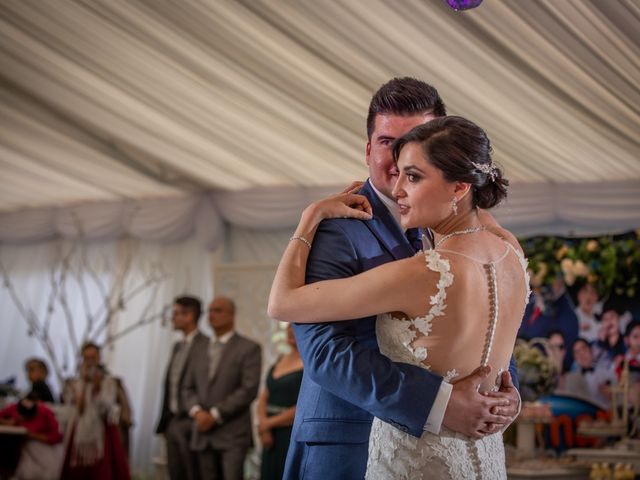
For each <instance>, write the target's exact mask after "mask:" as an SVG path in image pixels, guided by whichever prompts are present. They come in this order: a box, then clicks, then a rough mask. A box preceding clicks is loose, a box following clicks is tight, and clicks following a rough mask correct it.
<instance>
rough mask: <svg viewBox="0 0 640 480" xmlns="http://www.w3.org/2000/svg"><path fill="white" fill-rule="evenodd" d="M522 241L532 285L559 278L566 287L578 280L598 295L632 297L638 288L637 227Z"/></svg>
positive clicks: (639, 234)
mask: <svg viewBox="0 0 640 480" xmlns="http://www.w3.org/2000/svg"><path fill="white" fill-rule="evenodd" d="M521 243H522V246H523V248H524V251H525V254H526V256H527V257H528V259H529V269H530V271H529V275H530V276H531V285H532V286H533V287H542V286H545V285H552V284H553V282H554V280H556V279H557V278H558V277H560V278H563V279H564V282H565V283H566V285H567V286H572V285H573V284H574V283H575V282H576V281H577V280H580V281H586V282H588V283H591V284H592V285H594V286H595V287H596V289H597V290H598V294H599V295H600V297H601V298H606V297H608V296H609V295H610V294H611V293H615V294H616V295H626V296H627V297H630V298H631V297H634V296H635V295H636V293H637V292H638V291H640V290H639V289H640V278H639V277H640V230H636V231H635V232H630V233H627V234H624V235H619V236H616V237H611V236H604V237H598V238H583V239H567V238H559V237H534V238H529V239H525V240H521Z"/></svg>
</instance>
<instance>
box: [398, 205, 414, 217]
mask: <svg viewBox="0 0 640 480" xmlns="http://www.w3.org/2000/svg"><path fill="white" fill-rule="evenodd" d="M410 208H411V207H408V206H407V205H402V204H401V203H399V204H398V209H399V212H400V215H406V214H407V212H408V211H409V209H410Z"/></svg>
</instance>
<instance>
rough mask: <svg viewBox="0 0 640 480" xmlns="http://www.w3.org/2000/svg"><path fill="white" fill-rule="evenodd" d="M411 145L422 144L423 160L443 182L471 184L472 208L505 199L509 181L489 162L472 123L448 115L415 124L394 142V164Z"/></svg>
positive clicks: (487, 146)
mask: <svg viewBox="0 0 640 480" xmlns="http://www.w3.org/2000/svg"><path fill="white" fill-rule="evenodd" d="M413 142H416V143H420V144H421V145H422V149H423V152H424V155H425V158H426V159H427V161H428V162H430V163H431V164H432V165H433V166H435V167H436V168H438V169H439V170H442V173H443V174H444V178H445V179H446V180H447V181H449V182H465V183H470V184H471V191H472V195H473V197H472V206H473V207H476V206H477V207H480V208H491V207H495V206H496V205H498V204H499V203H500V201H501V200H502V199H503V198H505V197H506V196H507V186H508V185H509V181H508V180H507V179H506V178H504V177H503V176H502V170H501V169H500V168H499V167H498V166H497V165H495V164H494V163H493V162H492V161H491V142H490V141H489V137H487V134H486V133H485V132H484V130H482V129H481V128H480V127H478V126H477V125H476V124H475V123H473V122H471V121H469V120H467V119H466V118H462V117H454V116H451V117H440V118H436V119H434V120H431V121H430V122H427V123H425V124H422V125H418V126H417V127H415V128H414V129H413V130H411V131H410V132H409V133H407V134H405V135H403V136H402V137H400V138H398V139H396V141H395V142H394V144H393V158H395V160H396V162H397V161H398V157H399V156H400V151H401V150H402V148H403V147H404V146H405V145H407V144H408V143H413ZM474 163H475V164H476V165H477V166H476V165H474ZM479 167H480V168H479Z"/></svg>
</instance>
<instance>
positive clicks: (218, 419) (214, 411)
mask: <svg viewBox="0 0 640 480" xmlns="http://www.w3.org/2000/svg"><path fill="white" fill-rule="evenodd" d="M209 413H210V414H211V416H212V417H213V418H215V420H216V423H219V424H222V417H221V416H220V411H219V410H218V409H217V408H216V407H211V409H210V410H209Z"/></svg>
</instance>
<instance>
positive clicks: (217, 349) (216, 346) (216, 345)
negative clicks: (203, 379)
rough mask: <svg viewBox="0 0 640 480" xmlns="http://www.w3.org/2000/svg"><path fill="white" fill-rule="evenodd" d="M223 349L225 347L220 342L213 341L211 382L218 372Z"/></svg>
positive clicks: (210, 365) (210, 358) (211, 344)
mask: <svg viewBox="0 0 640 480" xmlns="http://www.w3.org/2000/svg"><path fill="white" fill-rule="evenodd" d="M222 347H224V345H223V344H222V342H220V341H219V340H213V341H212V342H211V343H210V344H209V380H211V379H212V378H213V377H214V375H215V374H216V371H217V370H218V364H219V363H220V356H221V354H222Z"/></svg>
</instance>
